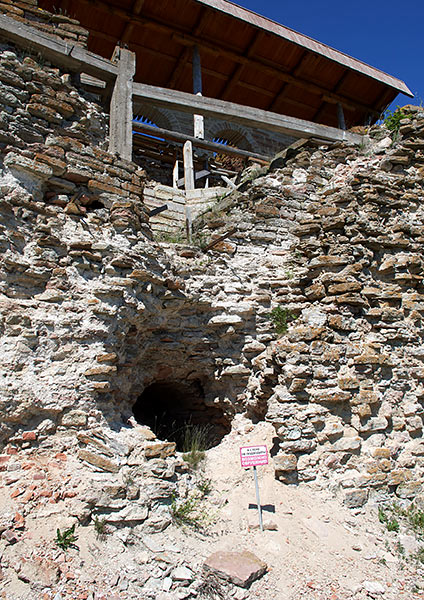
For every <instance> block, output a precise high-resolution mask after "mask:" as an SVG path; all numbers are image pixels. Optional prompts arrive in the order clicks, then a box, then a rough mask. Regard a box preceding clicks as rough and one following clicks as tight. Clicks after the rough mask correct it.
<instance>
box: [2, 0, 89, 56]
mask: <svg viewBox="0 0 424 600" xmlns="http://www.w3.org/2000/svg"><path fill="white" fill-rule="evenodd" d="M0 14H4V15H6V16H8V17H11V18H13V19H15V21H20V22H21V23H24V24H25V25H31V27H35V28H36V29H38V30H39V31H43V32H44V33H48V34H50V35H55V36H57V37H60V38H61V39H63V40H65V41H69V42H71V43H73V44H78V45H79V46H83V47H85V46H86V45H87V39H88V31H87V30H86V29H84V28H83V27H81V25H80V24H79V21H77V20H76V19H71V18H70V17H69V16H67V15H66V14H65V13H61V12H58V13H56V14H54V13H50V12H48V11H46V10H43V9H42V8H39V7H38V1H37V0H19V1H18V2H15V0H1V2H0Z"/></svg>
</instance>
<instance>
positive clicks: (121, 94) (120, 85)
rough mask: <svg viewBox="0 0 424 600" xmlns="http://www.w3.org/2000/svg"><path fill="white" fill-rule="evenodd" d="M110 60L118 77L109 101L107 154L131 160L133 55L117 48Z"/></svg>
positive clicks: (124, 49) (128, 51)
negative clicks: (115, 64) (113, 62)
mask: <svg viewBox="0 0 424 600" xmlns="http://www.w3.org/2000/svg"><path fill="white" fill-rule="evenodd" d="M112 60H114V61H115V62H116V63H117V66H118V76H117V78H116V80H115V86H114V88H113V93H112V98H111V101H110V119H109V152H110V153H112V154H119V155H120V156H121V158H125V159H126V160H131V159H132V120H133V101H132V94H133V77H134V73H135V54H134V52H131V51H130V50H127V49H126V48H120V47H119V46H117V47H116V48H115V50H114V53H113V57H112Z"/></svg>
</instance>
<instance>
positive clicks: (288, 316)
mask: <svg viewBox="0 0 424 600" xmlns="http://www.w3.org/2000/svg"><path fill="white" fill-rule="evenodd" d="M269 317H270V319H271V321H272V323H273V325H274V328H275V331H276V332H277V333H278V334H279V335H282V334H283V333H286V332H287V328H288V324H289V323H291V321H294V320H295V319H297V316H296V315H294V314H293V313H292V312H291V311H289V310H288V309H287V308H282V307H281V306H276V307H275V308H273V309H272V311H271V313H270V315H269Z"/></svg>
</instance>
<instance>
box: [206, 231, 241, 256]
mask: <svg viewBox="0 0 424 600" xmlns="http://www.w3.org/2000/svg"><path fill="white" fill-rule="evenodd" d="M236 231H237V227H233V228H232V229H230V230H229V231H227V233H224V235H220V236H219V238H216V240H213V241H212V242H211V243H210V244H208V245H207V246H206V247H205V248H204V250H203V252H207V251H208V250H211V249H212V248H213V247H214V246H216V245H217V244H219V242H223V241H224V240H225V239H226V238H227V237H229V236H230V235H233V233H235V232H236Z"/></svg>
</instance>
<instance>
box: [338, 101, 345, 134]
mask: <svg viewBox="0 0 424 600" xmlns="http://www.w3.org/2000/svg"><path fill="white" fill-rule="evenodd" d="M337 121H338V123H339V129H343V130H345V131H346V121H345V116H344V110H343V106H342V105H341V103H340V102H338V103H337Z"/></svg>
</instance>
